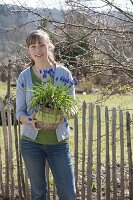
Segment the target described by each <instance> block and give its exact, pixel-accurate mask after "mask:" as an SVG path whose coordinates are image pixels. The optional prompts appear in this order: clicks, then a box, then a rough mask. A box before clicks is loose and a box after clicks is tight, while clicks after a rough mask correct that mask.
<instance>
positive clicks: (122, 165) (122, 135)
mask: <svg viewBox="0 0 133 200" xmlns="http://www.w3.org/2000/svg"><path fill="white" fill-rule="evenodd" d="M119 120H120V156H121V157H120V171H121V184H120V189H121V200H123V199H124V133H123V112H122V110H120V111H119Z"/></svg>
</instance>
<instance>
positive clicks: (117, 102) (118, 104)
mask: <svg viewBox="0 0 133 200" xmlns="http://www.w3.org/2000/svg"><path fill="white" fill-rule="evenodd" d="M0 85H1V87H0V96H2V95H3V96H4V95H5V94H6V93H5V92H6V85H5V84H3V83H2V84H1V83H0ZM76 96H77V100H78V104H79V107H80V109H79V113H78V158H79V166H78V167H79V173H80V172H81V167H82V148H83V143H82V140H83V137H82V103H83V101H86V103H87V107H88V106H89V105H90V103H91V102H93V103H94V106H96V104H98V105H100V106H101V107H100V108H101V155H102V165H103V166H104V165H105V159H106V155H105V153H106V152H105V147H106V140H105V139H106V138H105V116H104V113H105V106H108V108H109V117H110V118H109V120H110V123H109V131H110V159H111V161H112V135H111V130H112V122H111V120H112V108H113V107H115V108H116V109H117V124H116V127H117V128H118V129H117V132H116V154H117V164H119V163H120V130H119V110H120V109H122V110H124V124H125V112H126V111H127V110H129V111H130V112H131V113H132V108H133V97H132V96H126V95H114V96H111V97H110V98H109V99H106V101H105V99H103V100H101V96H100V95H98V94H88V95H81V94H77V95H76ZM87 109H88V108H87ZM88 121H89V116H88V111H87V115H86V139H85V153H86V159H85V170H86V166H87V153H88ZM71 125H72V126H73V127H74V125H73V120H71ZM13 136H14V133H13ZM74 137H75V135H74V130H73V131H72V133H71V137H70V139H69V142H70V147H71V151H72V156H73V158H74V148H75V147H74ZM124 140H125V151H124V155H125V164H126V163H127V148H126V146H127V144H126V143H127V142H126V127H125V126H124ZM0 141H1V147H2V160H3V161H4V148H3V147H4V140H3V131H2V127H0ZM13 154H14V158H15V152H13ZM14 158H13V160H14V161H15V159H14ZM96 161H97V118H96V109H95V112H94V129H93V172H94V174H95V173H96V167H97V163H96ZM14 163H15V165H16V161H15V162H14ZM102 170H103V168H102ZM51 184H52V181H51Z"/></svg>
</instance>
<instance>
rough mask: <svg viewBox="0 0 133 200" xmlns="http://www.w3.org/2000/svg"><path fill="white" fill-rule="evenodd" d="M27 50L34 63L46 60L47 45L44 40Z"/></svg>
mask: <svg viewBox="0 0 133 200" xmlns="http://www.w3.org/2000/svg"><path fill="white" fill-rule="evenodd" d="M28 50H29V53H30V55H31V57H32V59H33V60H34V61H35V63H40V62H41V63H43V62H45V61H46V60H47V59H48V44H47V43H46V41H45V40H40V41H36V42H35V43H34V44H31V45H30V46H29V47H28Z"/></svg>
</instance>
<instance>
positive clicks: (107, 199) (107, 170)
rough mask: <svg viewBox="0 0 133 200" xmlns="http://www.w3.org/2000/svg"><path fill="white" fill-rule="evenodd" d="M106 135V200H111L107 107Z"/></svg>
mask: <svg viewBox="0 0 133 200" xmlns="http://www.w3.org/2000/svg"><path fill="white" fill-rule="evenodd" d="M105 135H106V200H110V155H109V149H110V148H109V112H108V107H105Z"/></svg>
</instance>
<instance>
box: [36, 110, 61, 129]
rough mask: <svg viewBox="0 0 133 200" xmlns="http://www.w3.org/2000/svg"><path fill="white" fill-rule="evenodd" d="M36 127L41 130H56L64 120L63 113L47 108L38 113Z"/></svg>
mask: <svg viewBox="0 0 133 200" xmlns="http://www.w3.org/2000/svg"><path fill="white" fill-rule="evenodd" d="M35 119H36V120H37V122H36V127H37V128H38V129H40V130H45V129H56V127H57V125H58V124H59V123H60V122H61V121H62V120H63V115H62V114H61V113H58V114H57V113H55V112H54V110H53V109H50V108H45V109H43V110H42V109H41V110H40V111H39V112H37V113H36V115H35Z"/></svg>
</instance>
